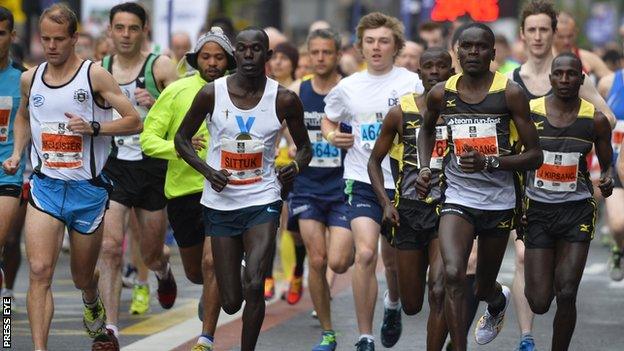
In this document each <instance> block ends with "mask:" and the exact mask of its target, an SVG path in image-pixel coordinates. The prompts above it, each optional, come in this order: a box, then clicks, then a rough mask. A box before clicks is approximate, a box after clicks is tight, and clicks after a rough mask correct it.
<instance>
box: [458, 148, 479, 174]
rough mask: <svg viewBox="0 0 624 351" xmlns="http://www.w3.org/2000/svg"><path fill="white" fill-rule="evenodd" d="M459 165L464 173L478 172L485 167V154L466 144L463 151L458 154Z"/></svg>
mask: <svg viewBox="0 0 624 351" xmlns="http://www.w3.org/2000/svg"><path fill="white" fill-rule="evenodd" d="M459 165H460V167H461V169H462V171H464V172H466V173H475V172H480V171H482V170H484V169H485V155H484V154H482V153H480V152H479V151H477V150H475V149H473V148H472V146H470V145H466V146H465V147H464V152H463V153H462V154H461V155H459Z"/></svg>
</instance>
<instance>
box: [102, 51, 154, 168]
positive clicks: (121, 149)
mask: <svg viewBox="0 0 624 351" xmlns="http://www.w3.org/2000/svg"><path fill="white" fill-rule="evenodd" d="M157 58H158V56H157V55H154V54H151V53H150V54H149V55H148V56H147V58H146V59H145V62H144V63H143V67H141V71H140V72H139V75H138V76H137V77H136V78H135V79H134V80H132V81H130V83H126V84H121V83H120V84H119V87H120V88H121V91H123V93H124V94H125V95H126V96H127V97H128V99H129V100H130V102H131V103H132V105H133V106H134V108H135V109H136V110H137V112H139V116H140V117H141V121H144V120H145V117H146V116H147V112H148V109H146V108H145V107H143V106H140V105H139V104H138V103H137V101H136V99H135V97H134V90H135V89H136V88H142V89H146V90H147V91H148V92H149V93H150V95H152V97H153V98H154V99H157V98H158V96H159V95H160V91H159V90H158V85H157V84H156V78H155V77H154V71H153V68H154V62H156V59H157ZM113 60H114V56H105V57H104V58H103V59H102V67H104V68H105V69H106V70H107V71H109V72H110V73H111V74H113ZM115 117H116V118H121V116H117V113H115ZM112 145H113V148H112V151H111V155H110V156H111V157H114V158H116V159H119V160H126V161H139V160H143V159H145V158H147V156H145V154H143V152H142V151H141V141H140V139H139V134H134V135H124V136H115V137H113V143H112Z"/></svg>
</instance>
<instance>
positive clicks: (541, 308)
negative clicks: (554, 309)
mask: <svg viewBox="0 0 624 351" xmlns="http://www.w3.org/2000/svg"><path fill="white" fill-rule="evenodd" d="M525 295H526V294H525ZM526 298H527V302H528V303H529V307H531V311H533V313H535V314H544V313H546V312H548V310H550V303H551V299H550V298H546V299H544V298H542V299H540V298H537V297H535V296H531V295H526Z"/></svg>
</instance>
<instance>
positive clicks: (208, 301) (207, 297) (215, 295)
mask: <svg viewBox="0 0 624 351" xmlns="http://www.w3.org/2000/svg"><path fill="white" fill-rule="evenodd" d="M196 246H197V245H196ZM190 249H191V248H189V250H190ZM180 251H182V250H180ZM185 254H186V252H185ZM182 257H184V256H182ZM187 260H188V261H190V259H188V258H187ZM238 265H239V273H240V260H239V261H238ZM201 267H202V273H203V278H202V281H203V290H202V298H203V302H204V315H203V320H204V321H203V323H202V334H203V335H211V336H214V335H215V331H216V330H217V321H218V320H219V312H220V311H221V303H220V301H219V287H218V285H217V278H216V276H215V262H214V258H213V254H212V243H211V242H210V240H209V239H206V240H204V244H203V258H202V259H201ZM185 269H186V268H185ZM196 284H197V283H196Z"/></svg>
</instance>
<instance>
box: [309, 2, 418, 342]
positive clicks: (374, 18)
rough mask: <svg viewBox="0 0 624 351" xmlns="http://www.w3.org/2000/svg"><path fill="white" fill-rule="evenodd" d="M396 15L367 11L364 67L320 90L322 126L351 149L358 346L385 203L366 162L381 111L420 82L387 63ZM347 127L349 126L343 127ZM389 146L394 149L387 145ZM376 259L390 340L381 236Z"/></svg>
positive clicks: (394, 290)
mask: <svg viewBox="0 0 624 351" xmlns="http://www.w3.org/2000/svg"><path fill="white" fill-rule="evenodd" d="M404 41H405V39H404V38H403V25H402V24H401V22H400V21H399V20H398V19H396V18H394V17H390V16H387V15H384V14H382V13H379V12H374V13H371V14H368V15H366V16H364V17H362V19H361V20H360V22H359V24H358V27H357V47H358V48H359V50H361V52H362V54H363V57H364V60H365V61H366V66H367V68H366V70H365V71H361V72H357V73H355V74H353V75H351V76H349V77H347V78H345V79H343V80H341V81H340V82H339V83H338V85H336V87H334V88H333V89H332V90H331V92H330V93H329V94H328V95H327V97H326V98H325V104H326V105H325V114H326V115H327V118H324V119H323V121H322V125H321V126H322V130H323V134H324V135H325V138H326V139H327V140H328V141H329V142H330V143H331V144H332V145H333V146H336V147H338V148H342V149H349V151H348V152H347V155H346V157H345V161H344V175H343V178H344V179H345V181H346V185H345V193H346V194H347V197H348V198H347V218H348V219H349V221H350V224H351V229H352V231H353V238H354V241H355V269H354V272H353V284H352V287H353V297H354V300H355V313H356V316H357V321H358V330H359V333H360V336H359V339H358V342H357V344H356V347H357V349H358V350H360V351H365V350H374V349H375V337H374V336H373V335H372V333H373V325H372V324H373V315H374V311H375V303H376V301H377V289H378V287H377V278H376V275H375V268H376V266H377V251H378V242H379V233H380V231H381V220H382V215H383V209H382V208H381V207H380V205H379V203H378V201H377V197H376V196H375V192H374V190H373V188H372V187H371V185H370V180H369V177H368V174H367V172H366V163H367V162H368V158H369V157H370V153H371V150H372V149H373V146H374V145H375V141H376V140H377V137H378V136H379V132H380V129H381V123H382V121H383V117H384V116H385V115H386V113H387V112H388V110H389V109H390V108H391V107H393V106H395V105H397V104H398V103H399V97H400V96H402V95H405V94H408V93H412V92H414V91H416V92H417V93H422V91H423V88H422V83H421V81H420V79H419V78H418V75H417V74H416V73H413V72H410V71H408V70H407V69H405V68H402V67H395V66H394V65H393V63H394V59H395V58H396V56H397V55H398V53H399V51H400V50H401V48H402V47H403V43H404ZM348 129H351V130H352V134H350V133H349V132H348ZM391 154H392V153H391ZM382 169H383V172H384V179H385V181H384V188H385V189H386V191H387V193H388V197H390V198H392V197H394V182H393V175H392V171H391V169H390V161H389V160H388V158H386V159H384V161H383V163H382ZM381 252H382V259H383V262H384V266H385V268H386V281H387V283H388V290H387V291H386V293H385V296H384V317H383V322H382V326H381V343H382V345H384V346H385V347H392V346H393V345H394V344H396V343H397V341H398V340H399V338H400V336H401V328H402V327H401V303H400V302H399V289H398V283H397V278H396V271H397V268H396V262H395V260H394V257H395V249H394V248H392V247H391V246H390V244H389V243H388V242H387V240H382V250H381Z"/></svg>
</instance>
